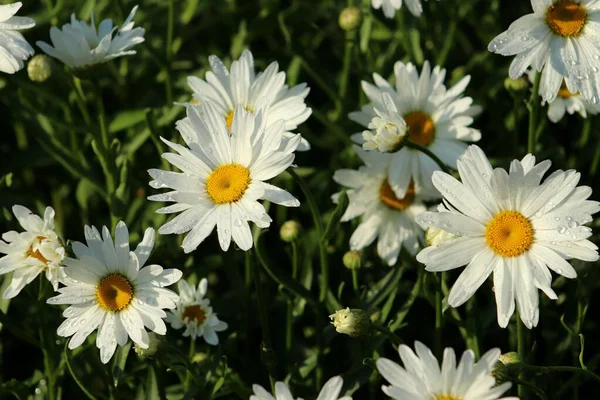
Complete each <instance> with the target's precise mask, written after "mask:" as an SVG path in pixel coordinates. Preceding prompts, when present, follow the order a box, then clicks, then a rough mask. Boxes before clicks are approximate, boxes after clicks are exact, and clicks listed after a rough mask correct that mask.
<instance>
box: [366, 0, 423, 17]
mask: <svg viewBox="0 0 600 400" xmlns="http://www.w3.org/2000/svg"><path fill="white" fill-rule="evenodd" d="M404 2H405V3H406V7H408V11H410V13H411V14H412V15H414V16H415V17H418V16H420V15H421V13H423V5H421V0H404ZM371 5H372V6H373V8H374V9H376V10H379V9H380V8H382V9H383V15H385V16H386V17H387V18H394V14H396V10H399V9H400V8H402V0H371Z"/></svg>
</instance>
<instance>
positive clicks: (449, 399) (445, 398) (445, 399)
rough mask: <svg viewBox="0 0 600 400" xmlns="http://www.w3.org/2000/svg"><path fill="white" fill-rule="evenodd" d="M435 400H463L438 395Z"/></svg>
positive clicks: (446, 395) (447, 395)
mask: <svg viewBox="0 0 600 400" xmlns="http://www.w3.org/2000/svg"><path fill="white" fill-rule="evenodd" d="M435 400H462V398H461V397H456V396H453V395H451V394H438V395H437V396H435Z"/></svg>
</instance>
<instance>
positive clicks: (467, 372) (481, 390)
mask: <svg viewBox="0 0 600 400" xmlns="http://www.w3.org/2000/svg"><path fill="white" fill-rule="evenodd" d="M415 350H416V354H415V352H414V351H413V350H412V349H411V348H410V347H408V346H406V345H404V344H402V345H400V346H399V347H398V353H400V359H401V360H402V363H403V364H404V367H402V366H400V365H398V364H397V363H395V362H393V361H392V360H389V359H387V358H384V357H381V358H379V359H378V360H377V362H376V365H377V370H378V371H379V373H380V374H381V375H382V376H383V378H384V379H385V380H386V381H388V382H389V383H390V384H391V385H390V386H385V385H383V386H382V387H381V389H382V390H383V392H384V393H385V394H387V395H388V396H390V397H391V398H393V399H397V400H407V399H411V400H496V399H500V396H501V395H502V394H503V393H504V392H506V391H507V390H508V389H510V387H511V383H510V382H505V383H502V384H500V385H497V386H496V380H495V379H494V377H493V376H492V369H493V368H494V365H495V364H496V362H497V361H498V358H499V357H500V349H492V350H490V351H488V352H487V353H485V354H484V355H483V356H482V357H481V359H480V360H479V361H478V362H475V355H474V354H473V352H472V351H471V350H467V351H465V352H464V353H463V355H462V357H461V358H460V360H459V362H458V365H456V355H455V354H454V350H453V349H451V348H446V350H444V358H443V360H442V365H441V367H440V364H439V362H438V360H437V359H436V358H435V356H434V355H433V353H432V352H431V350H429V349H428V348H427V346H425V345H424V344H423V343H421V342H418V341H417V342H415ZM502 399H504V400H518V398H517V397H502Z"/></svg>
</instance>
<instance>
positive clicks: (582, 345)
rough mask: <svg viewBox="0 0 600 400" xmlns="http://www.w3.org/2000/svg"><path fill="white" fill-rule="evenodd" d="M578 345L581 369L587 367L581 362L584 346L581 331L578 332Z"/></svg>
mask: <svg viewBox="0 0 600 400" xmlns="http://www.w3.org/2000/svg"><path fill="white" fill-rule="evenodd" d="M579 345H580V346H581V351H580V352H579V365H581V368H582V369H587V367H586V366H585V364H584V363H583V350H584V347H585V337H584V336H583V334H582V333H580V334H579Z"/></svg>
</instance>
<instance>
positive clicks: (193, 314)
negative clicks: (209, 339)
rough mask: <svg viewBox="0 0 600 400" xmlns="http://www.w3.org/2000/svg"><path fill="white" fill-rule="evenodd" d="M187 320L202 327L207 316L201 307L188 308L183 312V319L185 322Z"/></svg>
mask: <svg viewBox="0 0 600 400" xmlns="http://www.w3.org/2000/svg"><path fill="white" fill-rule="evenodd" d="M186 318H187V320H188V322H192V321H196V323H197V324H198V326H200V325H202V323H203V322H204V320H205V319H206V315H205V313H204V310H203V309H202V307H200V306H199V305H195V306H188V307H186V308H185V310H183V314H182V315H181V319H183V320H185V319H186Z"/></svg>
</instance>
